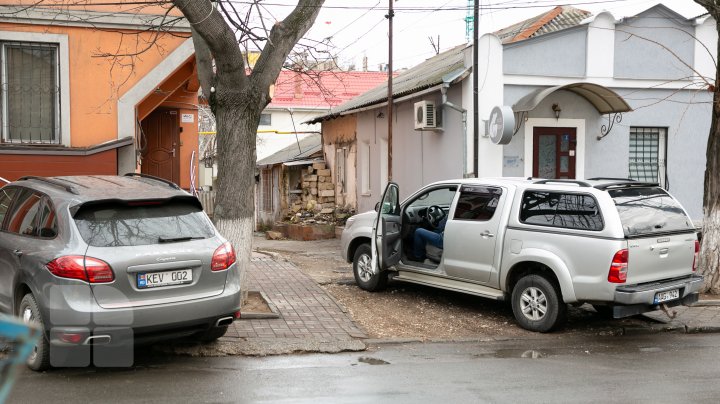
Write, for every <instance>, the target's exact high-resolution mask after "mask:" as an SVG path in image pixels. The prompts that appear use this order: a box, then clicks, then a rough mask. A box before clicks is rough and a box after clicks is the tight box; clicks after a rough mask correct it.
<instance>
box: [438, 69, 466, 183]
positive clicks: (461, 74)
mask: <svg viewBox="0 0 720 404" xmlns="http://www.w3.org/2000/svg"><path fill="white" fill-rule="evenodd" d="M467 73H468V71H467V69H463V70H460V71H458V72H456V73H455V74H453V73H450V74H449V75H446V76H445V77H443V83H442V87H440V92H441V93H442V103H441V105H442V112H443V126H444V125H445V123H444V122H445V107H449V108H452V109H454V110H455V111H458V112H460V113H461V114H462V123H463V136H462V138H463V141H462V144H463V162H462V164H463V166H462V173H463V178H468V173H467V140H468V138H467V109H465V108H463V107H460V106H457V105H455V104H453V103H452V102H450V101H448V97H447V90H448V88H450V84H452V83H453V82H455V81H459V80H462V79H463V78H465V77H467Z"/></svg>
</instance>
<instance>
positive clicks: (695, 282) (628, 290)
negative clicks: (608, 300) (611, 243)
mask: <svg viewBox="0 0 720 404" xmlns="http://www.w3.org/2000/svg"><path fill="white" fill-rule="evenodd" d="M702 282H703V277H702V276H700V275H691V276H689V277H686V278H680V279H673V280H669V281H659V282H651V283H644V284H640V285H627V286H619V287H618V288H617V289H615V299H614V302H615V303H616V304H653V305H654V304H657V303H655V295H656V294H657V293H659V292H667V291H670V290H675V289H678V290H679V291H680V296H679V297H680V300H681V299H683V298H685V297H686V296H688V295H690V294H693V293H697V292H699V291H700V287H701V286H702Z"/></svg>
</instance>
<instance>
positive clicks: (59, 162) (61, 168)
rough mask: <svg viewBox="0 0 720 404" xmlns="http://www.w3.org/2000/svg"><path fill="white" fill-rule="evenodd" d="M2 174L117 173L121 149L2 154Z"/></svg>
mask: <svg viewBox="0 0 720 404" xmlns="http://www.w3.org/2000/svg"><path fill="white" fill-rule="evenodd" d="M0 173H2V176H3V177H5V178H6V179H8V180H10V181H15V180H17V179H18V178H20V177H24V176H26V175H37V176H41V177H54V176H60V175H117V151H116V150H115V149H113V150H107V151H104V152H100V153H96V154H91V155H89V156H49V155H39V156H38V155H27V154H2V155H0Z"/></svg>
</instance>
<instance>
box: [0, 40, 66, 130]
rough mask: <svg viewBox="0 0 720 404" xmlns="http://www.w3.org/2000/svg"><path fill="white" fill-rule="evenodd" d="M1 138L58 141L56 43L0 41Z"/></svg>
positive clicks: (58, 90)
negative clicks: (0, 76)
mask: <svg viewBox="0 0 720 404" xmlns="http://www.w3.org/2000/svg"><path fill="white" fill-rule="evenodd" d="M0 50H1V52H0V61H1V65H2V80H0V85H1V87H2V107H3V108H2V133H3V136H2V140H3V141H4V142H11V143H60V129H59V128H60V114H59V109H60V108H59V107H60V105H59V98H60V97H59V95H60V83H59V77H58V45H56V44H46V43H27V42H25V43H23V42H4V43H2V44H1V49H0Z"/></svg>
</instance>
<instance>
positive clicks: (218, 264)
mask: <svg viewBox="0 0 720 404" xmlns="http://www.w3.org/2000/svg"><path fill="white" fill-rule="evenodd" d="M236 260H237V257H236V256H235V249H234V248H233V246H232V244H230V242H226V243H225V244H223V245H221V246H220V247H218V248H217V250H215V253H213V257H212V262H211V263H210V269H212V270H213V271H224V270H226V269H228V268H230V265H232V264H234V263H235V261H236Z"/></svg>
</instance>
